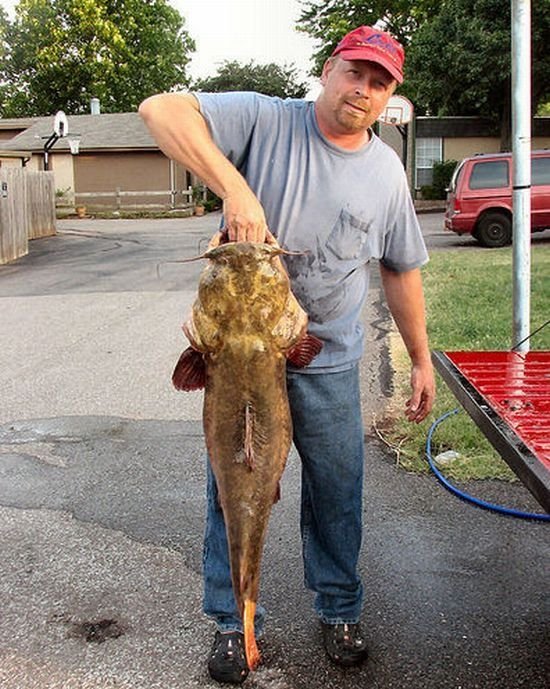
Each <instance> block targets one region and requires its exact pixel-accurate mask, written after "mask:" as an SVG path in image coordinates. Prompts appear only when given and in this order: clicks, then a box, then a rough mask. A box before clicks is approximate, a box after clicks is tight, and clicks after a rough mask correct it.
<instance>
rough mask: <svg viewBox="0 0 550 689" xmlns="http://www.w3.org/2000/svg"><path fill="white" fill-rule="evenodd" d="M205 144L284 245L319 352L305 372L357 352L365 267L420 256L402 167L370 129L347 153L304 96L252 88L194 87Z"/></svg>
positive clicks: (410, 262) (407, 266)
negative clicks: (239, 177) (241, 180)
mask: <svg viewBox="0 0 550 689" xmlns="http://www.w3.org/2000/svg"><path fill="white" fill-rule="evenodd" d="M195 95H196V97H197V99H198V101H199V103H200V108H201V113H202V114H203V116H204V117H205V119H206V122H207V123H208V126H209V128H210V131H211V134H212V136H213V139H214V141H215V143H216V144H217V145H218V146H219V148H220V149H221V150H222V151H223V153H224V154H225V155H226V156H227V157H228V158H229V160H230V161H231V162H232V163H233V164H234V165H235V166H236V167H237V168H238V169H239V171H240V172H241V173H242V174H243V176H244V177H245V178H246V180H247V182H248V184H249V185H250V187H251V189H252V190H253V191H254V193H255V194H256V196H257V197H258V199H259V201H260V203H261V204H262V206H263V208H264V210H265V214H266V218H267V223H268V226H269V229H270V230H271V232H272V233H273V234H274V235H275V237H277V239H278V241H279V243H280V244H281V245H282V246H283V247H284V248H286V249H289V250H290V251H301V252H304V254H303V255H300V256H286V257H284V261H285V264H286V267H287V269H288V273H289V276H290V279H291V282H292V289H293V292H294V294H295V295H296V297H297V299H298V301H299V302H300V303H301V305H302V307H303V308H304V309H305V311H306V312H307V314H308V316H309V331H310V332H311V333H313V334H314V335H316V336H317V337H319V338H321V339H322V340H323V350H322V351H321V353H320V354H319V355H318V356H317V357H316V358H315V359H314V360H313V362H312V364H311V365H310V366H309V367H308V369H307V370H306V371H305V372H311V373H315V372H320V371H326V370H330V371H340V370H345V369H347V368H349V367H351V366H352V365H353V364H354V363H355V362H356V361H358V360H359V359H360V358H361V355H362V350H363V329H362V326H361V319H360V314H361V308H362V306H363V303H364V301H365V298H366V296H367V290H368V280H369V266H370V262H371V261H373V260H380V261H381V262H382V263H383V264H384V265H385V266H386V267H388V268H389V269H391V270H395V271H407V270H411V269H413V268H417V267H418V266H421V265H422V264H424V263H425V262H426V261H427V260H428V255H427V252H426V247H425V245H424V241H423V239H422V234H421V232H420V228H419V226H418V221H417V219H416V215H415V212H414V207H413V204H412V200H411V197H410V193H409V189H408V185H407V180H406V176H405V172H404V170H403V166H402V164H401V161H400V160H399V158H398V156H397V155H396V154H395V152H394V151H393V150H392V149H390V148H389V147H388V146H386V144H384V143H382V141H380V139H379V138H378V137H377V136H375V135H374V134H373V135H372V136H371V140H370V142H369V143H368V144H366V145H365V146H364V147H362V148H361V149H359V150H357V151H347V150H344V149H341V148H339V147H338V146H335V145H334V144H332V143H331V142H329V141H328V140H327V139H325V137H324V136H323V135H322V134H321V132H320V130H319V127H318V125H317V120H316V117H315V111H314V103H312V102H310V101H303V100H281V99H279V98H270V97H267V96H262V95H259V94H254V93H239V92H233V93H223V94H207V93H197V94H195Z"/></svg>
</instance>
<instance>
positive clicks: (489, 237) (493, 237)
mask: <svg viewBox="0 0 550 689" xmlns="http://www.w3.org/2000/svg"><path fill="white" fill-rule="evenodd" d="M475 238H476V239H477V241H478V242H479V243H480V244H481V246H487V247H490V248H492V249H493V248H496V247H498V246H506V245H507V244H510V243H511V242H512V220H511V219H510V217H509V216H508V215H505V214H504V213H498V212H496V211H495V212H493V213H485V215H483V216H482V217H481V218H480V220H479V222H478V225H477V229H476V232H475Z"/></svg>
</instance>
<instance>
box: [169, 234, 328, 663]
mask: <svg viewBox="0 0 550 689" xmlns="http://www.w3.org/2000/svg"><path fill="white" fill-rule="evenodd" d="M269 242H270V243H265V244H258V243H253V242H230V243H226V244H219V245H218V246H214V248H210V249H209V250H207V251H206V253H205V254H204V255H203V257H204V258H207V259H208V265H207V266H206V267H205V269H204V270H203V272H202V274H201V277H200V280H199V290H198V297H197V299H196V301H195V303H194V305H193V309H192V314H191V317H190V318H189V320H188V321H187V322H186V323H185V324H184V326H183V330H184V332H185V334H186V335H187V337H188V339H189V342H190V343H191V347H190V348H188V349H186V350H185V351H184V352H183V354H182V355H181V357H180V359H179V361H178V363H177V365H176V368H175V370H174V374H173V376H172V381H173V383H174V386H175V387H176V388H177V389H178V390H197V389H200V388H202V387H204V388H205V393H204V408H203V425H204V433H205V438H206V447H207V450H208V454H209V456H210V461H211V465H212V470H213V472H214V476H215V477H216V483H217V486H218V492H219V499H220V504H221V508H222V511H223V515H224V520H225V528H226V533H227V540H228V546H229V561H230V564H231V579H232V585H233V592H234V595H235V600H236V603H237V608H238V610H239V613H240V615H241V619H242V621H243V630H244V640H245V652H246V660H247V663H248V666H249V668H250V669H252V670H253V669H255V667H256V666H257V664H258V662H259V660H260V653H259V651H258V647H257V645H256V640H255V636H254V614H255V611H256V602H257V599H258V587H259V580H260V562H261V557H262V551H263V545H264V541H265V536H266V531H267V524H268V520H269V515H270V513H271V507H272V505H273V503H274V502H275V501H276V500H277V499H278V496H279V480H280V478H281V476H282V473H283V470H284V467H285V464H286V459H287V456H288V453H289V450H290V445H291V442H292V422H291V418H290V408H289V404H288V398H287V390H286V362H287V360H289V361H291V362H292V363H293V364H294V365H295V366H306V365H307V364H308V363H309V362H310V361H311V360H312V359H313V358H314V357H315V356H316V355H317V354H318V353H319V351H320V349H321V346H322V345H321V342H320V341H319V340H318V339H317V338H315V337H313V336H311V335H308V334H307V332H306V328H307V316H306V313H305V312H304V311H303V309H302V308H301V307H300V305H299V304H298V302H297V300H296V298H295V297H294V295H293V294H292V292H291V290H290V281H289V279H288V276H287V274H286V271H285V270H284V268H283V265H282V263H281V259H280V255H281V254H283V253H288V252H285V251H284V250H283V249H281V247H279V246H278V244H277V243H276V242H275V241H274V240H273V238H270V239H269ZM211 246H212V243H211Z"/></svg>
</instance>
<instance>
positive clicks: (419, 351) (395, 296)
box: [380, 265, 430, 364]
mask: <svg viewBox="0 0 550 689" xmlns="http://www.w3.org/2000/svg"><path fill="white" fill-rule="evenodd" d="M380 274H381V276H382V284H383V287H384V293H385V295H386V301H387V303H388V306H389V308H390V311H391V314H392V316H393V318H394V320H395V323H396V325H397V328H398V329H399V332H400V334H401V337H402V338H403V342H404V343H405V347H406V348H407V351H408V353H409V356H410V358H411V361H412V362H413V364H421V363H423V362H425V361H428V362H429V361H430V350H429V346H428V336H427V334H426V315H425V306H424V292H423V289H422V276H421V274H420V270H419V269H418V268H416V269H414V270H410V271H407V272H405V273H397V272H395V271H392V270H389V269H388V268H385V267H384V266H383V265H380Z"/></svg>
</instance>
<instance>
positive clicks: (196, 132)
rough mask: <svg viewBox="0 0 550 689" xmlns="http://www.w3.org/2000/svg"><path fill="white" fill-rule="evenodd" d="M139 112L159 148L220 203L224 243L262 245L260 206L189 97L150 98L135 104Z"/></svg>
mask: <svg viewBox="0 0 550 689" xmlns="http://www.w3.org/2000/svg"><path fill="white" fill-rule="evenodd" d="M139 114H140V115H141V117H142V118H143V120H144V122H145V124H146V125H147V127H148V128H149V130H150V132H151V134H152V135H153V137H154V139H155V141H156V142H157V144H158V146H159V148H160V150H161V151H162V152H163V153H164V154H165V155H166V156H168V158H171V159H172V160H175V161H177V162H178V163H180V164H181V165H183V166H184V167H185V168H187V169H188V170H191V172H193V173H194V174H195V175H197V177H199V178H200V179H202V181H203V182H204V183H205V184H206V185H207V186H208V187H209V189H211V190H212V191H213V192H214V193H215V194H217V195H218V196H219V197H220V198H221V199H222V201H223V211H224V218H225V223H226V227H227V229H228V231H229V237H230V239H232V240H236V241H244V240H249V241H259V242H263V241H264V239H265V236H266V231H267V224H266V221H265V215H264V211H263V208H262V206H261V205H260V202H259V201H258V199H257V198H256V196H255V194H254V193H253V192H252V190H251V189H250V187H249V186H248V184H247V182H246V180H245V179H244V177H243V176H242V175H241V174H240V172H239V171H238V170H237V168H236V167H235V166H234V165H232V163H230V162H229V160H227V158H226V157H225V156H224V154H223V153H222V152H221V151H220V149H219V148H218V147H217V146H216V144H215V143H214V141H213V139H212V136H211V135H210V131H209V129H208V126H207V124H206V121H205V119H204V117H203V116H202V114H201V112H200V109H199V103H198V101H197V99H196V98H195V96H193V95H192V94H190V93H164V94H160V95H157V96H151V98H147V100H145V101H143V103H142V104H141V105H140V108H139Z"/></svg>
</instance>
